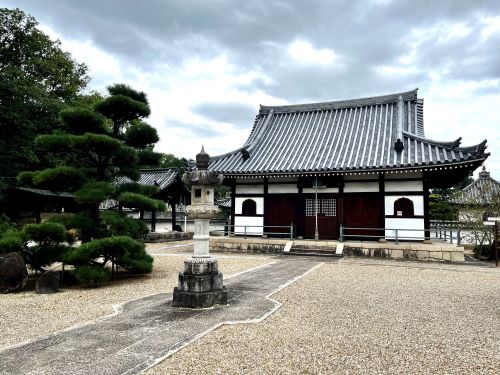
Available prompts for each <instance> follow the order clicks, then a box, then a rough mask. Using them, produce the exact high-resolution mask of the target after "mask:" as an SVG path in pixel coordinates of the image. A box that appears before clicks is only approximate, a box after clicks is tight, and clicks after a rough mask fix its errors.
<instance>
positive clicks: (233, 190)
mask: <svg viewBox="0 0 500 375" xmlns="http://www.w3.org/2000/svg"><path fill="white" fill-rule="evenodd" d="M235 195H236V179H235V178H233V179H231V228H230V230H229V233H234V213H235V212H236V204H235Z"/></svg>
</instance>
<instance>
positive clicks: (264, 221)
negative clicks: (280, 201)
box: [262, 177, 269, 235]
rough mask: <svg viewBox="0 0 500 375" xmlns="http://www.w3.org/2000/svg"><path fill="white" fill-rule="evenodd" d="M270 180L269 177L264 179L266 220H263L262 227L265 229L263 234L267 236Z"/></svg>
mask: <svg viewBox="0 0 500 375" xmlns="http://www.w3.org/2000/svg"><path fill="white" fill-rule="evenodd" d="M268 194H269V178H268V177H264V210H263V213H264V219H263V220H262V225H263V228H262V232H263V234H264V235H265V234H266V232H267V231H266V217H267V215H266V207H267V201H268V199H269V195H268Z"/></svg>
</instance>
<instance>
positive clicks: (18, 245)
mask: <svg viewBox="0 0 500 375" xmlns="http://www.w3.org/2000/svg"><path fill="white" fill-rule="evenodd" d="M23 249H24V234H23V232H21V231H18V230H16V229H9V230H7V231H6V232H5V233H3V235H2V237H1V238H0V254H6V253H11V252H19V253H22V252H23Z"/></svg>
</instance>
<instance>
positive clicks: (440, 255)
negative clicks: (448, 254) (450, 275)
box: [429, 251, 443, 260]
mask: <svg viewBox="0 0 500 375" xmlns="http://www.w3.org/2000/svg"><path fill="white" fill-rule="evenodd" d="M429 257H431V258H432V259H439V260H442V259H443V252H442V251H431V252H430V253H429Z"/></svg>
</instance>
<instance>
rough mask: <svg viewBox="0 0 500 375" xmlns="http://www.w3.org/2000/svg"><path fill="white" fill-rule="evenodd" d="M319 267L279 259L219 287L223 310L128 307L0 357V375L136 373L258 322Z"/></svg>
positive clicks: (168, 296)
mask: <svg viewBox="0 0 500 375" xmlns="http://www.w3.org/2000/svg"><path fill="white" fill-rule="evenodd" d="M328 261H331V260H330V259H329V260H328ZM321 263H322V259H321V258H315V259H292V260H289V259H287V260H283V259H279V260H275V261H274V262H273V263H271V264H267V265H265V266H262V267H258V268H256V269H254V270H251V271H249V272H244V273H241V274H238V275H235V276H234V277H232V278H230V279H229V280H226V281H225V285H226V288H227V289H228V292H229V293H228V294H229V297H228V305H227V306H216V307H214V308H211V309H201V310H192V309H183V308H174V307H172V293H163V294H156V295H152V296H148V297H144V298H141V299H138V300H134V301H130V302H128V303H125V304H124V305H122V308H121V311H119V312H117V313H116V314H114V315H111V316H108V317H105V318H102V319H99V320H97V321H94V322H91V323H89V324H85V325H83V326H78V327H75V328H72V329H69V330H65V331H61V332H57V333H55V334H52V335H49V336H45V337H42V338H39V339H36V340H33V341H31V342H28V343H25V344H21V345H16V346H11V347H9V348H6V349H4V350H2V351H0V373H1V374H137V373H140V372H141V371H143V370H145V369H147V368H149V367H151V366H153V365H154V364H155V363H157V362H158V361H160V360H161V359H163V358H165V357H166V356H168V355H171V354H172V353H175V352H176V351H178V350H180V349H181V348H183V347H184V346H186V345H188V344H189V343H191V342H193V341H194V340H196V339H198V338H200V337H202V336H204V335H205V334H207V333H208V332H210V331H212V330H213V329H215V328H217V327H219V326H220V325H222V324H233V323H238V322H252V321H259V320H261V319H264V318H265V317H267V316H268V315H269V314H271V313H272V312H274V311H275V310H276V309H278V308H279V307H280V306H281V305H280V304H279V303H278V302H276V301H273V300H271V299H269V298H267V296H268V295H269V294H271V293H273V292H275V291H277V290H279V289H281V288H282V287H283V286H285V285H288V284H289V283H291V282H293V281H295V280H296V279H298V278H300V277H302V276H303V275H305V274H306V273H308V272H310V271H311V270H313V269H314V268H316V267H318V266H319V265H320V264H321ZM68 303H70V301H68Z"/></svg>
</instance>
